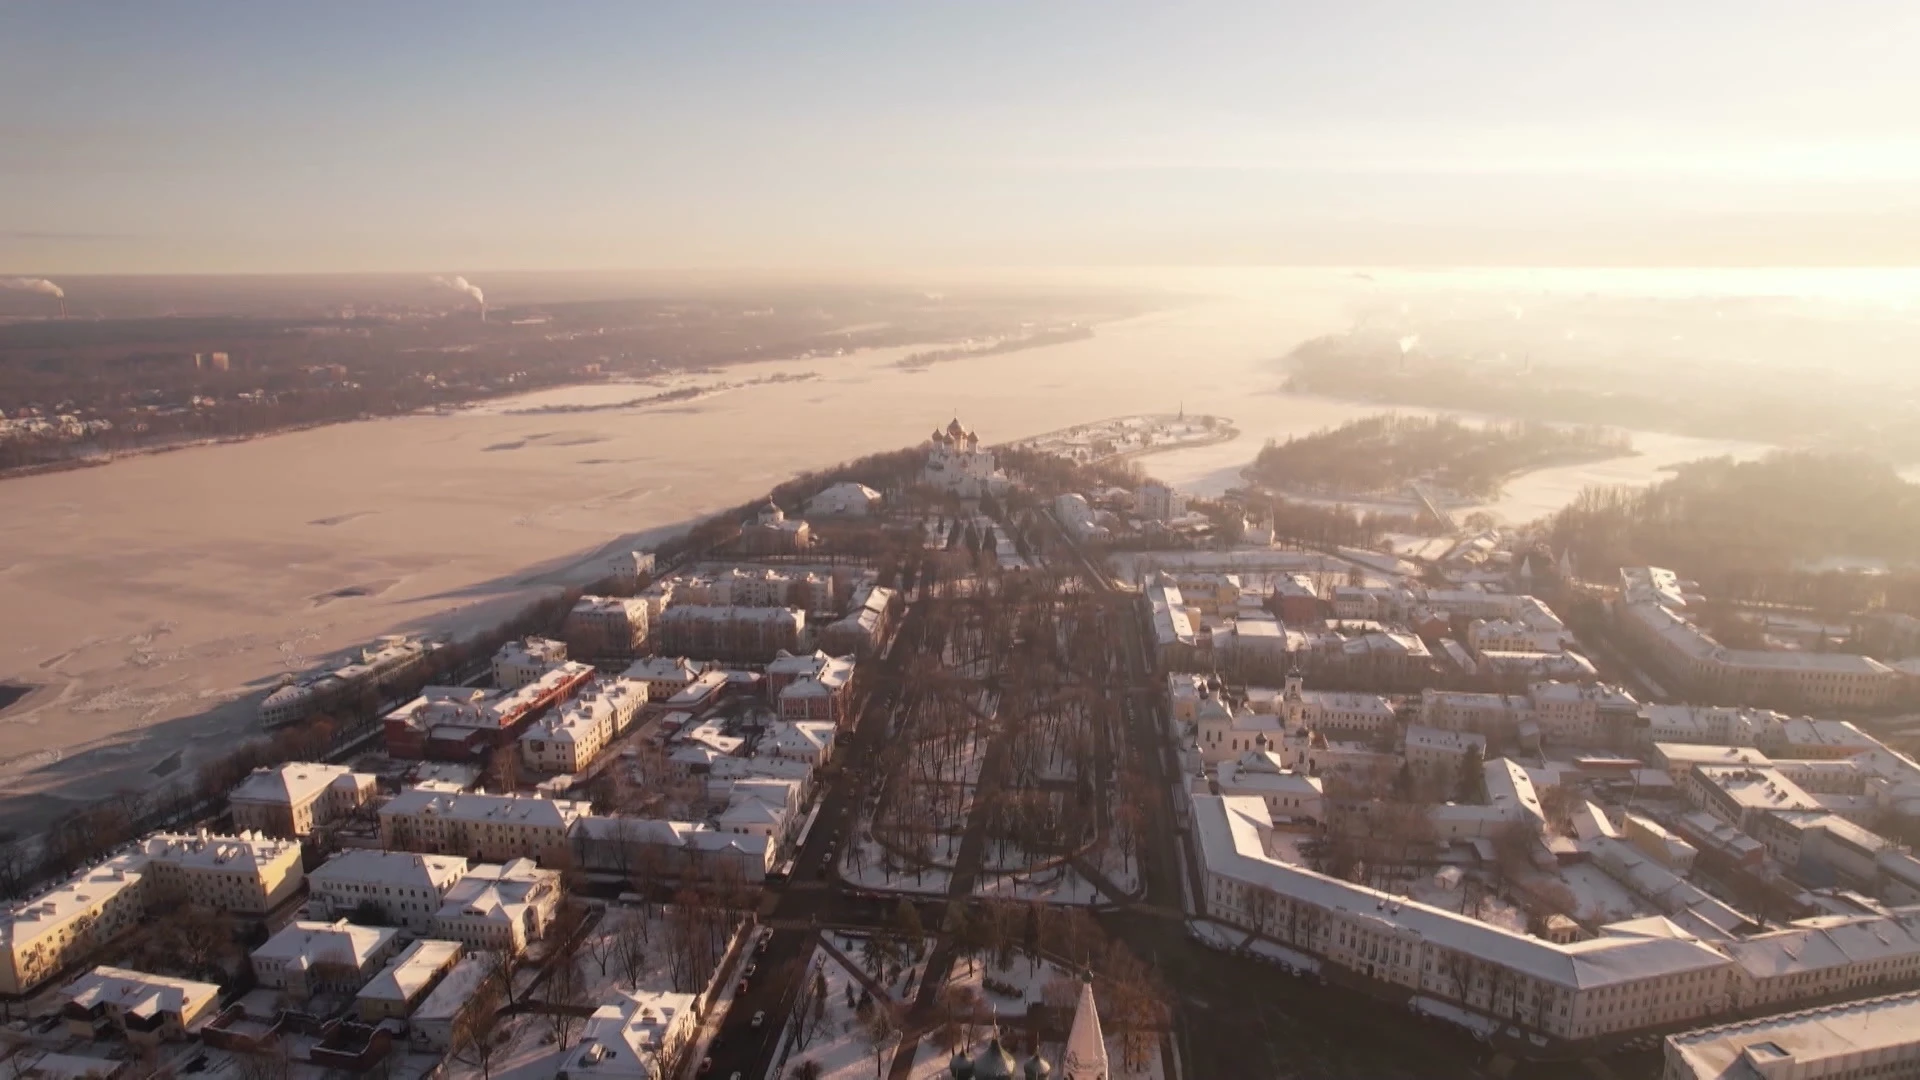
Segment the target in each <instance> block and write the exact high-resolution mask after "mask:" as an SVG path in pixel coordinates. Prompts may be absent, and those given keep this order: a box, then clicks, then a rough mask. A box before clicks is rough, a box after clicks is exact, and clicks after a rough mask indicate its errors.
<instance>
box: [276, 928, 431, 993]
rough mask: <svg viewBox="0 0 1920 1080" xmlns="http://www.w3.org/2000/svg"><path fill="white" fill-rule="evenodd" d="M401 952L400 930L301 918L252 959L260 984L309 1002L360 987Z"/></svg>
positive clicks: (280, 932) (284, 929)
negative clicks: (317, 996)
mask: <svg viewBox="0 0 1920 1080" xmlns="http://www.w3.org/2000/svg"><path fill="white" fill-rule="evenodd" d="M399 951H400V931H398V930H395V929H393V928H392V927H387V926H357V925H355V924H353V923H350V922H348V921H347V920H345V919H340V920H337V921H335V922H330V923H327V922H307V921H306V920H304V919H303V920H300V921H297V922H292V923H289V924H287V925H286V926H284V927H282V928H281V929H280V931H279V932H278V933H276V934H274V935H273V936H272V937H270V938H268V939H267V942H266V944H264V945H262V946H260V947H259V948H257V949H255V950H253V953H252V954H251V955H252V960H253V974H254V977H255V978H257V979H259V980H260V985H261V986H265V987H268V988H269V989H273V990H285V991H286V992H287V993H289V994H291V995H293V996H294V997H296V998H307V997H311V996H312V995H314V994H317V993H320V992H322V991H337V992H351V991H355V990H358V989H360V988H361V987H362V986H365V985H366V983H367V980H369V979H371V978H373V976H374V974H375V973H376V972H378V971H379V970H380V968H381V967H382V966H384V965H385V964H386V962H387V961H388V960H389V959H391V958H392V957H393V955H394V954H395V953H397V952H399Z"/></svg>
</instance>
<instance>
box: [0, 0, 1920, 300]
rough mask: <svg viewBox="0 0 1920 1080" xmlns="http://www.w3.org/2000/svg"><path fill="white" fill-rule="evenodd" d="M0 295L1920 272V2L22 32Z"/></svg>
mask: <svg viewBox="0 0 1920 1080" xmlns="http://www.w3.org/2000/svg"><path fill="white" fill-rule="evenodd" d="M0 102H4V103H5V110H4V113H0V272H8V273H34V272H40V273H84V272H114V271H130V272H146V271H228V270H435V269H444V270H485V269H506V268H528V269H536V268H563V267H581V268H600V267H657V266H721V267H725V266H741V267H781V268H791V267H810V266H819V267H836V266H867V267H871V266H888V265H911V266H937V265H968V266H981V265H1054V264H1144V263H1186V264H1207V263H1266V264H1289V263H1344V264H1362V263H1364V264H1391V263H1414V264H1456V263H1479V264H1536V265H1537V264H1558V265H1579V264H1590V263H1607V264H1627V265H1637V264H1646V265H1653V264H1694V265H1722V264H1770V265H1796V264H1889V263H1895V264H1910V263H1916V262H1920V4H1915V3H1912V2H1911V0H1908V2H1904V3H1886V4H1881V5H1868V4H1855V3H1831V2H1829V3H1809V2H1806V0H1793V2H1774V0H1759V2H1753V0H1749V2H1744V3H1732V2H1727V3H1721V2H1717V0H1715V2H1705V0H1684V2H1680V3H1673V2H1665V3H1657V4H1654V3H1633V2H1628V3H1608V4H1560V3H1551V2H1549V3H1541V2H1537V0H1536V2H1525V3H1512V4H1494V3H1433V2H1430V0H1409V2H1401V3H1376V4H1370V3H1325V2H1313V3H1301V4H1281V3H1267V4H1257V5H1229V4H1199V3H1194V4H1173V3H1157V4H1151V5H1136V4H1130V3H1115V2H1106V3H1087V4H1065V3H1053V4H1049V3H1033V2H1027V3H1006V4H1000V3H983V2H969V3H954V4H929V3H888V4H828V3H825V2H816V0H809V2H804V3H801V2H789V3H780V4H753V3H744V2H738V3H700V4H693V3H688V4H683V5H671V6H670V5H656V4H642V3H624V2H623V3H605V4H599V3H566V2H554V0H543V2H541V3H537V4H535V3H524V2H523V3H514V4H506V3H475V2H468V3H458V4H455V3H446V4H439V3H425V2H414V0H408V2H403V3H387V2H382V3H351V2H333V0H330V2H327V3H301V4H294V3H282V2H277V0H247V2H232V3H188V2H162V0H140V2H130V3H97V2H87V0H68V2H59V3H54V2H48V3H27V2H14V3H7V4H5V5H4V6H0Z"/></svg>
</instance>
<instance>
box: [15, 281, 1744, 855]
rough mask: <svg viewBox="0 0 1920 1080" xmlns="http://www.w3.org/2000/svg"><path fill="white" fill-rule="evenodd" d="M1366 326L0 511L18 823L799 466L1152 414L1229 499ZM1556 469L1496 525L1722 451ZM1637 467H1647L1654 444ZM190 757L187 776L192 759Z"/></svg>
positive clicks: (1221, 331)
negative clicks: (1294, 379)
mask: <svg viewBox="0 0 1920 1080" xmlns="http://www.w3.org/2000/svg"><path fill="white" fill-rule="evenodd" d="M1350 317H1351V310H1350V305H1349V298H1348V297H1347V296H1346V295H1345V294H1344V293H1343V292H1342V290H1341V289H1340V288H1339V287H1337V286H1332V285H1329V286H1328V287H1326V288H1322V289H1305V290H1292V291H1290V292H1289V293H1288V294H1287V297H1286V302H1284V303H1281V302H1275V301H1272V300H1270V299H1269V300H1249V299H1247V298H1245V297H1242V298H1237V299H1225V300H1208V301H1195V302H1193V303H1191V304H1189V305H1186V306H1183V307H1179V308H1176V309H1173V310H1169V311H1164V312H1160V313H1157V314H1154V315H1150V316H1145V317H1142V318H1138V319H1134V320H1130V321H1128V322H1124V323H1117V324H1111V325H1108V326H1103V327H1101V328H1100V331H1099V333H1098V334H1097V335H1096V336H1095V337H1094V338H1093V339H1091V340H1088V341H1082V342H1073V343H1070V344H1065V345H1059V346H1055V347H1051V348H1046V349H1035V350H1031V351H1027V352H1019V353H1009V354H1005V355H1001V356H994V357H986V358H981V359H977V360H966V361H959V362H954V363H948V364H940V365H935V366H933V367H932V368H929V369H925V370H923V371H918V372H909V371H905V370H902V369H900V368H897V367H895V366H893V361H894V360H895V359H896V358H897V354H891V353H885V354H883V353H875V354H868V355H862V356H856V357H843V358H838V359H831V360H806V361H788V362H779V363H769V364H762V365H755V366H754V367H752V368H733V369H729V370H728V371H726V372H724V373H722V374H720V375H716V376H712V377H710V378H708V381H710V382H717V381H729V382H735V383H737V382H740V381H743V380H746V379H749V378H752V377H755V376H761V375H768V374H775V373H782V372H785V373H801V372H814V373H817V374H818V375H819V378H817V379H813V380H809V381H800V382H785V383H769V384H762V385H751V386H743V387H739V388H736V389H730V390H724V391H721V392H717V393H714V394H711V395H709V396H705V397H701V398H698V399H696V400H692V401H684V402H679V403H675V404H671V405H664V406H652V407H646V408H639V409H625V410H615V411H598V412H586V413H570V414H545V415H533V414H527V413H525V412H521V411H516V410H525V409H528V408H532V407H537V406H539V405H543V404H562V403H588V402H594V403H606V402H611V401H619V400H623V399H627V398H632V397H636V396H640V395H642V394H645V393H648V392H650V391H648V390H646V389H644V388H640V389H636V388H633V387H581V388H572V389H560V390H554V391H547V392H543V393H540V394H536V395H531V396H529V397H527V398H521V399H516V400H514V401H511V402H506V403H500V402H495V403H492V404H490V405H489V406H487V407H485V408H481V409H474V410H468V411H464V412H460V413H455V414H450V415H421V416H411V417H405V418H397V419H388V420H378V421H368V422H361V423H353V424H341V425H336V426H332V427H325V428H319V429H315V430H311V431H304V432H298V433H293V434H287V435H281V436H275V437H272V438H266V439H260V440H256V441H253V442H248V443H238V444H231V445H225V446H212V447H203V448H195V449H189V450H182V451H178V452H174V453H167V454H158V455H153V456H149V457H140V458H132V459H128V460H124V461H121V462H117V463H115V464H113V465H111V466H108V467H104V468H95V469H86V470H80V471H76V472H69V473H59V474H50V475H45V476H36V477H28V478H24V479H18V480H9V481H6V482H5V483H0V610H3V611H5V612H6V613H7V615H8V617H7V618H6V619H4V620H0V684H5V683H14V684H24V685H27V686H30V687H32V688H33V689H32V691H31V692H30V693H29V694H28V695H27V696H26V697H25V698H23V699H22V700H20V701H19V702H17V703H15V704H13V705H12V706H10V707H7V708H5V709H4V711H0V795H3V796H5V797H6V802H5V803H4V804H0V816H5V817H8V818H10V819H11V820H13V821H15V822H18V821H20V820H24V819H30V818H33V817H37V816H39V815H41V814H44V813H46V812H47V811H49V810H50V809H52V808H54V807H56V806H57V805H58V801H57V800H59V799H62V798H71V797H77V796H80V795H84V796H87V797H92V796H97V795H99V794H103V793H105V792H108V791H111V790H114V789H115V788H117V787H121V786H137V785H143V784H145V783H147V782H150V780H151V779H152V777H153V776H154V775H156V769H157V770H159V771H160V772H164V771H166V770H168V769H170V768H172V767H174V766H175V765H176V764H181V763H184V764H185V765H186V766H189V767H190V766H191V765H192V763H193V756H194V753H195V751H196V750H197V749H202V748H207V747H223V746H225V745H228V744H229V743H230V741H231V738H232V737H233V736H234V735H235V734H236V733H239V732H242V731H244V730H247V729H248V728H250V727H251V726H252V724H253V705H254V702H255V701H256V700H257V697H258V694H259V692H260V691H261V690H262V689H263V688H265V687H267V686H269V685H270V684H271V682H272V680H274V679H275V678H276V677H278V676H280V675H282V674H284V673H287V672H293V671H299V670H303V669H305V668H306V667H308V666H309V665H310V664H311V663H312V662H313V661H314V660H315V659H317V658H319V657H321V656H324V655H326V654H329V653H332V652H334V651H336V650H339V649H341V648H344V647H347V646H350V645H354V644H357V643H360V642H363V641H365V640H367V639H370V638H372V637H374V636H375V635H378V634H381V633H385V632H390V631H398V630H405V629H414V628H420V627H427V626H446V625H450V624H453V623H458V622H460V621H462V620H473V619H478V618H487V617H491V616H492V614H493V613H494V612H498V611H501V610H504V609H505V607H506V606H508V605H512V604H517V603H519V602H521V601H523V600H524V599H525V598H526V597H528V596H529V595H530V594H531V592H532V591H533V590H536V589H539V588H542V587H550V586H551V585H553V584H555V583H557V582H560V581H563V580H566V579H567V578H568V577H569V576H570V575H571V576H578V575H579V570H578V567H580V565H581V564H582V563H583V561H585V560H589V559H592V560H593V562H594V563H595V564H596V565H597V562H598V559H597V556H598V554H599V553H600V552H602V551H603V550H608V549H610V544H609V542H610V541H612V540H614V539H615V538H617V537H632V536H635V535H639V534H644V533H646V532H647V531H648V530H656V529H660V528H663V527H670V526H674V525H678V524H680V523H683V522H686V521H688V520H689V519H691V518H696V517H699V516H702V515H704V514H707V513H711V512H713V511H714V510H717V509H719V508H722V507H725V506H729V505H734V504H737V503H740V502H742V501H745V500H747V499H749V498H751V497H753V496H754V495H756V494H758V493H761V492H764V491H765V490H766V489H767V488H769V487H771V486H772V485H773V484H774V483H776V482H778V481H779V480H781V479H783V478H785V477H787V476H789V475H791V474H792V473H794V472H796V471H800V470H804V469H808V468H813V467H818V466H823V465H828V464H831V463H833V462H836V461H842V460H846V459H849V458H852V457H857V456H859V455H862V454H865V453H869V452H872V451H876V450H882V449H888V448H892V447H897V446H901V445H906V444H909V443H913V442H916V441H918V440H920V439H922V438H924V437H925V435H926V433H927V432H928V431H929V430H931V429H932V428H934V427H935V426H937V425H940V424H944V423H945V422H946V420H947V419H948V418H949V417H951V416H953V415H956V414H957V415H959V416H960V417H961V418H962V419H963V420H965V421H966V423H968V424H969V425H970V426H972V427H973V428H974V429H976V430H977V431H979V432H980V433H981V434H982V436H983V438H985V439H986V440H988V441H990V442H1000V441H1006V440H1011V439H1015V438H1020V437H1023V436H1028V435H1033V434H1038V433H1040V432H1044V431H1048V430H1051V429H1055V428H1059V427H1062V426H1065V425H1068V424H1071V423H1076V422H1081V421H1086V420H1093V419H1098V418H1101V417H1106V416H1116V415H1123V414H1129V413H1138V412H1168V411H1172V410H1174V409H1176V408H1178V407H1180V406H1181V405H1184V406H1185V408H1186V409H1188V410H1189V411H1193V412H1206V413H1215V414H1219V415H1224V416H1229V417H1232V418H1233V419H1234V420H1235V422H1236V423H1237V424H1238V426H1239V427H1240V429H1241V431H1242V432H1243V435H1242V437H1241V438H1240V439H1239V440H1237V441H1236V442H1233V443H1228V444H1224V445H1219V446H1213V447H1204V448H1199V449H1195V450H1191V451H1181V452H1175V453H1170V454H1165V455H1160V456H1156V457H1151V458H1148V459H1145V464H1146V466H1147V467H1148V468H1149V469H1151V470H1152V471H1154V472H1156V473H1158V474H1160V475H1163V476H1165V477H1167V478H1169V479H1172V480H1174V481H1176V482H1179V483H1182V484H1184V485H1187V486H1190V487H1192V488H1194V489H1196V490H1202V491H1215V490H1219V489H1220V488H1222V487H1225V486H1227V485H1228V484H1230V483H1232V482H1234V477H1235V474H1236V473H1237V471H1238V469H1239V468H1240V467H1241V466H1242V465H1244V464H1245V463H1246V462H1247V461H1248V460H1249V459H1250V458H1251V456H1252V455H1253V454H1254V453H1255V452H1256V451H1257V450H1258V449H1259V447H1260V444H1261V442H1262V441H1263V440H1264V439H1266V438H1268V437H1275V438H1284V437H1285V436H1287V435H1289V434H1297V433H1302V432H1306V431H1311V430H1314V429H1317V428H1321V427H1325V426H1329V425H1334V424H1338V423H1341V422H1343V421H1345V420H1347V419H1349V418H1351V417H1355V416H1360V415H1364V414H1367V413H1371V412H1374V411H1377V409H1376V408H1375V407H1372V406H1367V405H1361V404H1353V403H1345V402H1336V401H1327V400H1319V399H1310V398H1300V397H1291V396H1285V395H1280V394H1276V393H1274V392H1272V388H1273V387H1274V385H1275V384H1276V383H1277V381H1278V380H1277V376H1276V374H1275V372H1274V369H1273V366H1272V361H1273V359H1274V358H1275V357H1278V356H1281V355H1283V354H1285V353H1286V352H1287V350H1288V349H1289V348H1291V347H1292V346H1293V345H1294V344H1295V343H1296V342H1298V341H1300V340H1301V339H1303V338H1305V337H1308V336H1312V335H1316V334H1321V333H1326V332H1329V331H1332V330H1337V329H1340V328H1342V327H1344V326H1345V325H1347V324H1348V322H1349V320H1350ZM1652 438H1653V439H1656V440H1659V441H1660V446H1659V449H1658V451H1657V452H1655V453H1651V454H1646V455H1643V456H1640V457H1635V458H1628V459H1622V460H1619V461H1615V462H1606V463H1601V464H1599V465H1597V466H1583V467H1578V468H1573V469H1555V470H1549V471H1547V472H1544V473H1541V474H1538V475H1537V476H1535V477H1528V478H1525V479H1523V480H1522V481H1520V482H1518V483H1516V484H1514V485H1513V487H1512V489H1511V491H1510V492H1509V497H1508V499H1507V500H1506V501H1505V502H1504V503H1502V504H1501V506H1500V507H1499V509H1500V510H1501V511H1502V512H1503V513H1509V514H1511V515H1512V516H1515V517H1518V518H1530V517H1533V516H1536V515H1537V514H1538V513H1541V512H1545V511H1546V510H1550V509H1552V508H1553V506H1554V505H1557V503H1558V502H1561V501H1564V500H1565V499H1566V498H1568V497H1570V496H1571V495H1572V493H1573V492H1574V491H1576V490H1577V489H1578V487H1579V486H1580V484H1581V483H1583V482H1586V481H1588V480H1605V481H1609V482H1623V483H1638V482H1646V481H1647V480H1650V479H1652V478H1653V477H1654V476H1655V475H1656V472H1657V470H1658V469H1659V468H1660V467H1662V466H1664V465H1665V464H1668V463H1670V462H1671V461H1674V460H1684V459H1686V458H1689V457H1698V456H1703V455H1705V454H1707V453H1715V452H1720V451H1721V450H1723V449H1724V447H1722V446H1720V445H1719V444H1709V443H1703V442H1700V441H1699V440H1685V439H1674V438H1672V437H1667V436H1654V437H1652ZM1642 445H1643V447H1644V446H1645V445H1646V441H1645V440H1644V439H1643V441H1642ZM176 755H178V756H176Z"/></svg>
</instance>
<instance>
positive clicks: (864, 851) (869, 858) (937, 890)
mask: <svg viewBox="0 0 1920 1080" xmlns="http://www.w3.org/2000/svg"><path fill="white" fill-rule="evenodd" d="M869 828H870V826H869V825H868V823H867V822H865V821H863V822H862V823H861V828H860V829H859V831H858V832H857V834H856V835H855V837H854V839H853V840H852V841H851V842H849V843H848V844H847V845H846V846H845V850H843V851H842V852H841V853H840V876H841V878H842V879H844V880H845V881H846V882H848V883H849V884H852V885H857V886H859V887H860V888H863V889H877V890H881V891H885V892H907V893H922V894H926V895H930V896H941V895H945V894H946V891H947V890H948V889H949V888H950V887H951V886H952V884H953V875H952V873H951V872H950V871H948V870H947V869H946V866H948V865H951V864H952V862H953V859H954V856H955V855H956V854H957V853H958V852H959V849H960V838H959V837H956V836H945V835H941V836H936V837H935V838H934V841H933V847H932V857H933V861H934V862H936V863H941V864H945V865H941V866H928V867H922V868H918V869H913V868H908V867H906V866H905V865H904V864H902V863H901V862H900V861H899V860H898V859H895V858H894V857H893V854H892V853H891V852H889V851H888V850H887V849H886V848H884V847H882V846H881V845H880V844H879V842H878V841H875V840H872V839H870V838H869V837H868V836H867V832H868V829H869Z"/></svg>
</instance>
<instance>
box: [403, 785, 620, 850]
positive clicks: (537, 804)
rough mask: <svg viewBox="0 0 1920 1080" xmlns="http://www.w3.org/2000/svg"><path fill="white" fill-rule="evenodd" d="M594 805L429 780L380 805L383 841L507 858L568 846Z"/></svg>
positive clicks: (408, 848) (404, 848)
mask: <svg viewBox="0 0 1920 1080" xmlns="http://www.w3.org/2000/svg"><path fill="white" fill-rule="evenodd" d="M589 808H590V805H589V804H588V803H585V802H579V801H575V800H571V799H543V798H538V797H536V796H531V795H486V794H481V793H478V792H464V791H456V790H448V789H447V787H446V786H444V785H438V784H426V785H419V786H416V787H411V788H408V789H407V790H405V791H403V792H401V793H400V794H398V795H396V796H394V797H393V798H392V799H391V800H389V801H388V802H387V804H386V805H385V806H382V807H381V808H380V842H381V846H383V847H385V848H387V849H388V850H390V851H420V852H435V853H442V854H448V855H464V856H466V857H468V858H470V859H473V860H475V861H481V862H505V861H507V860H510V859H517V858H520V857H522V856H525V855H528V854H531V855H533V856H534V857H536V858H538V857H540V856H542V855H544V854H546V853H547V852H551V851H555V850H565V849H566V848H567V847H568V844H569V839H568V834H569V833H570V832H571V831H572V829H573V823H574V822H576V821H578V820H579V819H580V818H582V817H584V816H585V815H586V814H587V813H588V811H589Z"/></svg>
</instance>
